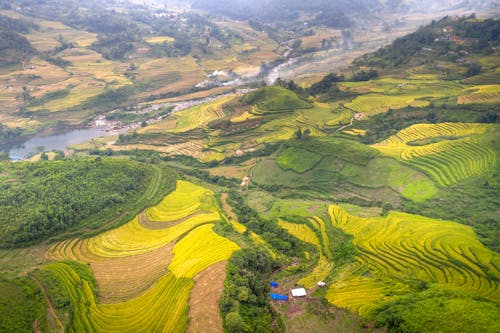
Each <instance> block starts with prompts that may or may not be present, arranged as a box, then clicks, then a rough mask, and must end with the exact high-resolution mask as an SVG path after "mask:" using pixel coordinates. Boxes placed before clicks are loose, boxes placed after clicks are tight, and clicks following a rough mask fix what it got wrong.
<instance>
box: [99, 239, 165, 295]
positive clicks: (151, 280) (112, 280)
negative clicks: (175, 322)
mask: <svg viewBox="0 0 500 333" xmlns="http://www.w3.org/2000/svg"><path fill="white" fill-rule="evenodd" d="M173 245H174V244H173V243H170V244H168V245H166V246H164V247H162V248H159V249H157V250H154V251H151V252H147V253H144V254H139V255H135V256H130V257H116V258H100V260H99V261H95V262H91V264H90V268H91V269H92V272H93V273H94V277H95V279H96V283H97V292H98V296H99V302H101V303H117V302H123V301H124V300H128V299H132V298H135V297H137V296H139V295H140V294H142V293H144V292H145V291H146V290H147V289H149V288H150V287H151V286H153V285H154V284H155V283H156V282H157V281H158V280H159V279H160V278H161V277H162V276H164V275H165V274H166V273H167V267H168V265H169V263H170V261H171V260H172V257H173V255H172V248H173Z"/></svg>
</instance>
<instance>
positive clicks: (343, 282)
mask: <svg viewBox="0 0 500 333" xmlns="http://www.w3.org/2000/svg"><path fill="white" fill-rule="evenodd" d="M385 293H386V291H385V285H384V283H382V282H380V281H377V280H375V279H372V278H368V277H363V276H349V277H344V276H343V277H342V278H340V279H338V280H336V281H335V283H333V284H332V285H331V287H330V288H329V289H328V291H327V293H326V298H327V299H328V301H329V302H330V303H332V304H335V305H336V306H338V307H341V308H347V309H349V310H351V311H354V312H357V313H359V314H360V315H361V316H363V315H365V314H366V313H367V312H368V311H369V310H371V309H372V308H373V305H374V304H378V303H379V302H383V301H384V300H386V299H388V297H387V296H386V295H385Z"/></svg>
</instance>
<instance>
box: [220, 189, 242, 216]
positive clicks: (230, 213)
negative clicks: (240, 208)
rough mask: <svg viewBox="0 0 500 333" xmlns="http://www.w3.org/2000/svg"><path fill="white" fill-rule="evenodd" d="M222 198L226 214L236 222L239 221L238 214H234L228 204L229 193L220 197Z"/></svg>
mask: <svg viewBox="0 0 500 333" xmlns="http://www.w3.org/2000/svg"><path fill="white" fill-rule="evenodd" d="M220 198H221V201H222V209H223V210H224V212H226V214H227V216H229V218H231V219H233V220H235V221H238V217H237V216H236V214H234V212H233V210H232V209H231V206H229V204H228V203H227V193H222V194H221V195H220Z"/></svg>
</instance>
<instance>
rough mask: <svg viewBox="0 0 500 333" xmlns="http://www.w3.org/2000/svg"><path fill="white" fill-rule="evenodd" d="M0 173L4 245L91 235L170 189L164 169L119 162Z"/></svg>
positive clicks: (8, 167)
mask: <svg viewBox="0 0 500 333" xmlns="http://www.w3.org/2000/svg"><path fill="white" fill-rule="evenodd" d="M2 169H3V172H7V174H8V175H9V178H10V179H9V181H8V182H3V184H2V186H1V188H0V191H1V192H0V202H1V204H0V211H1V220H0V221H1V222H0V226H1V233H0V235H1V239H2V245H3V246H4V247H5V246H20V245H26V244H30V243H34V242H36V241H40V240H43V239H47V238H48V237H51V236H55V235H58V234H60V233H62V232H64V231H67V230H69V229H79V228H82V227H85V228H91V229H87V230H86V232H88V233H89V232H91V230H92V229H96V230H98V229H99V228H101V227H103V226H104V225H105V224H106V223H109V220H111V219H112V218H116V219H117V220H115V221H114V222H115V223H119V222H120V221H121V219H123V218H124V217H127V216H129V214H130V213H136V212H137V210H140V209H142V208H144V207H145V206H147V205H151V204H152V203H154V200H159V198H161V197H162V195H163V194H165V193H167V192H168V191H169V190H171V189H173V187H174V183H173V179H172V177H171V174H170V172H169V171H168V170H163V169H161V168H160V167H157V166H153V167H151V166H147V165H144V164H140V163H137V162H133V161H127V160H118V159H107V158H95V159H71V160H59V161H47V162H40V163H36V164H33V163H16V164H4V165H2ZM156 198H158V199H156ZM150 200H153V201H152V202H151V201H150ZM111 222H113V221H111ZM122 223H123V222H122ZM112 224H113V223H112Z"/></svg>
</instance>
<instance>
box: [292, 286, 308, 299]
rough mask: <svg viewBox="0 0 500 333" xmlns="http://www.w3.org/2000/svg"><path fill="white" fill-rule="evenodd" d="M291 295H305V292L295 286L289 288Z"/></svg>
mask: <svg viewBox="0 0 500 333" xmlns="http://www.w3.org/2000/svg"><path fill="white" fill-rule="evenodd" d="M291 293H292V296H293V297H306V295H307V293H306V290H305V289H304V288H296V289H292V290H291Z"/></svg>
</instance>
